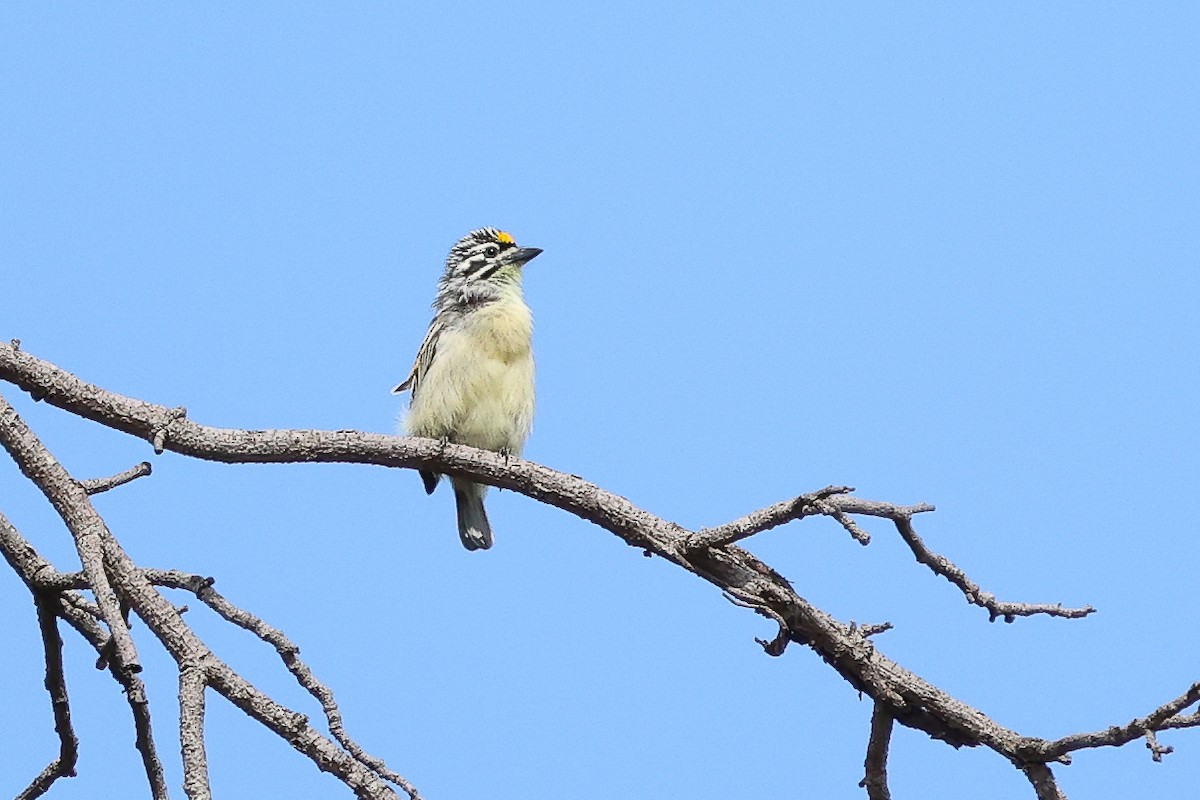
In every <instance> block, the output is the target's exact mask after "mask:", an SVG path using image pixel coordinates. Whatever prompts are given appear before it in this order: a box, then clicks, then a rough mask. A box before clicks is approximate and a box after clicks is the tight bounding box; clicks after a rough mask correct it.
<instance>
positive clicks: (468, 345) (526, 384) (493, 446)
mask: <svg viewBox="0 0 1200 800" xmlns="http://www.w3.org/2000/svg"><path fill="white" fill-rule="evenodd" d="M532 335H533V319H532V317H531V315H530V313H529V308H528V307H527V306H526V305H525V303H524V302H522V301H521V300H520V299H512V300H504V301H501V302H497V303H492V304H490V305H487V306H484V307H482V308H480V309H477V310H476V311H473V312H472V313H471V314H470V315H468V316H467V317H466V319H465V320H463V322H462V323H461V324H460V325H458V326H457V327H455V328H453V329H451V330H446V331H443V332H442V334H441V336H440V337H439V338H438V342H437V351H436V353H435V354H434V357H433V362H432V363H431V364H430V365H429V368H428V371H427V372H426V373H425V375H424V376H423V377H422V379H421V384H420V386H419V387H418V388H417V392H416V395H415V396H414V397H413V401H412V405H411V407H410V408H409V412H408V417H407V418H406V420H405V427H406V428H407V430H408V432H409V433H410V434H412V435H414V436H428V437H432V438H435V439H440V438H447V439H449V440H450V441H452V442H457V443H459V444H467V445H471V446H472V447H481V448H483V449H486V450H508V451H510V452H512V453H514V454H519V453H520V452H521V448H522V447H523V446H524V444H525V440H526V439H527V438H528V436H529V431H530V428H531V427H532V425H533V403H534V383H533V381H534V378H533V375H534V370H533V351H532V349H531V342H532Z"/></svg>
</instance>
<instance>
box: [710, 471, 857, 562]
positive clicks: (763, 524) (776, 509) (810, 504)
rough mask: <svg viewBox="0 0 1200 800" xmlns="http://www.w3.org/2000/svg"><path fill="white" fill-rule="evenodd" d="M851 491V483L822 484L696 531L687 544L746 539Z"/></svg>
mask: <svg viewBox="0 0 1200 800" xmlns="http://www.w3.org/2000/svg"><path fill="white" fill-rule="evenodd" d="M853 491H854V487H853V486H826V487H825V488H824V489H819V490H817V491H815V492H809V493H807V494H802V495H800V496H799V497H796V498H793V499H791V500H784V501H783V502H782V503H776V504H775V505H773V506H769V507H767V508H763V509H759V510H758V511H754V512H751V513H749V514H747V515H746V516H744V517H741V518H739V519H735V520H734V521H733V522H727V523H725V524H724V525H718V526H717V527H715V528H704V529H703V530H700V531H697V532H696V533H694V534H692V535H691V536H690V537H689V538H688V541H687V547H688V549H690V550H698V549H700V548H704V547H721V546H722V545H727V544H733V543H734V542H737V541H741V540H742V539H746V538H749V537H751V536H753V535H754V534H756V533H762V532H763V531H769V530H771V529H772V528H777V527H779V526H780V525H783V524H784V523H787V522H791V521H792V520H796V519H803V518H804V517H811V516H813V515H816V514H827V513H831V512H830V511H826V510H823V509H822V508H821V506H820V505H819V504H820V501H822V500H824V499H826V498H828V497H832V496H833V495H836V494H847V493H849V492H853ZM869 539H870V537H868V541H869Z"/></svg>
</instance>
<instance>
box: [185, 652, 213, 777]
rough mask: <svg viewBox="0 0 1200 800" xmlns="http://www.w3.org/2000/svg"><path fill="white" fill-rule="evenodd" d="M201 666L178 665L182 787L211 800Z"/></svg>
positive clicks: (203, 684) (202, 671) (203, 682)
mask: <svg viewBox="0 0 1200 800" xmlns="http://www.w3.org/2000/svg"><path fill="white" fill-rule="evenodd" d="M205 683H206V681H205V678H204V670H203V669H201V668H200V667H199V666H197V665H194V664H182V665H180V667H179V746H180V749H181V750H182V751H183V791H184V792H186V793H187V796H188V797H189V798H190V800H212V788H211V787H210V786H209V783H208V755H207V754H206V753H205V750H204V686H205Z"/></svg>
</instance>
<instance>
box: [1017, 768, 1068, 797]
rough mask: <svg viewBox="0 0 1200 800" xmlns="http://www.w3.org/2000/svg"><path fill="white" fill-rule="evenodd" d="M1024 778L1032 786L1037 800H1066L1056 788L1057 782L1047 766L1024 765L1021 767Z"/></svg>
mask: <svg viewBox="0 0 1200 800" xmlns="http://www.w3.org/2000/svg"><path fill="white" fill-rule="evenodd" d="M1021 771H1022V772H1024V773H1025V777H1026V778H1029V782H1030V783H1031V784H1033V791H1034V793H1035V794H1036V795H1037V800H1067V796H1066V795H1065V794H1063V793H1062V790H1061V789H1059V788H1058V781H1057V780H1055V778H1054V773H1053V772H1052V771H1051V770H1050V767H1049V765H1047V764H1026V765H1024V766H1023V767H1021Z"/></svg>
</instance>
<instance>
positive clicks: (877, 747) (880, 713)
mask: <svg viewBox="0 0 1200 800" xmlns="http://www.w3.org/2000/svg"><path fill="white" fill-rule="evenodd" d="M891 742H892V715H891V714H889V713H888V711H887V708H885V707H884V705H883V704H882V703H876V704H875V708H874V709H873V710H872V711H871V738H870V741H868V742H867V757H866V759H865V761H864V764H863V766H864V767H865V769H866V775H865V776H864V777H863V779H862V780H861V781H860V782H859V784H858V785H859V786H861V787H863V788H864V789H866V790H867V797H869V798H870V800H892V793H891V791H890V790H889V789H888V782H887V760H888V746H889V745H890V744H891Z"/></svg>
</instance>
